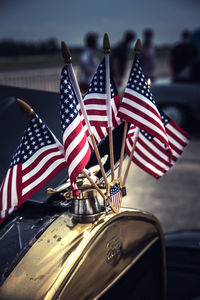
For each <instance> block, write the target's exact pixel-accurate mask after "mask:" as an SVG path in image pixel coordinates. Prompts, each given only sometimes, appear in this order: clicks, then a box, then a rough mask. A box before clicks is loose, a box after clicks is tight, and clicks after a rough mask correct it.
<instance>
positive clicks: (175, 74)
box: [170, 29, 198, 81]
mask: <svg viewBox="0 0 200 300" xmlns="http://www.w3.org/2000/svg"><path fill="white" fill-rule="evenodd" d="M197 58H198V51H197V47H196V46H195V44H194V43H193V42H192V41H191V32H190V31H189V30H188V29H185V30H183V31H182V32H181V41H180V42H179V43H177V44H176V45H175V46H174V47H173V48H172V50H171V54H170V66H171V71H172V78H173V80H174V81H189V80H191V67H192V65H193V64H194V63H195V62H196V60H197Z"/></svg>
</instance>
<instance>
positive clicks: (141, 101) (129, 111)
mask: <svg viewBox="0 0 200 300" xmlns="http://www.w3.org/2000/svg"><path fill="white" fill-rule="evenodd" d="M118 117H120V118H121V119H122V120H124V121H127V122H130V123H132V124H134V125H136V126H137V127H139V128H140V129H142V130H144V131H145V132H147V133H149V134H150V135H152V136H153V137H156V138H157V139H159V140H160V141H161V142H162V143H163V144H164V145H165V147H166V150H167V153H168V156H169V158H170V159H171V155H172V150H171V147H170V144H169V141H168V137H167V134H166V130H165V126H164V124H163V122H162V119H161V116H160V113H159V111H158V108H157V106H156V103H155V101H154V99H153V96H152V93H151V91H150V89H149V88H148V84H147V80H146V79H145V76H144V74H143V72H142V68H141V66H140V62H139V58H138V57H137V56H135V58H134V61H133V65H132V68H131V71H130V75H129V80H128V84H127V87H126V89H125V92H124V96H123V99H122V103H121V105H120V108H119V113H118Z"/></svg>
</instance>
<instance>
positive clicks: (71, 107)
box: [60, 66, 91, 194]
mask: <svg viewBox="0 0 200 300" xmlns="http://www.w3.org/2000/svg"><path fill="white" fill-rule="evenodd" d="M60 113H61V126H62V132H63V144H64V151H65V159H66V162H67V167H68V173H69V177H70V181H71V186H72V189H73V191H74V194H76V193H77V190H75V189H76V188H75V183H76V178H77V176H78V175H79V174H80V173H81V171H82V170H83V169H84V168H85V166H86V165H87V163H88V161H89V159H90V154H91V151H90V147H89V143H88V141H87V136H86V133H85V130H84V129H83V125H82V122H81V119H80V115H79V112H78V107H77V99H76V96H75V93H74V91H73V87H72V84H71V82H70V78H69V75H68V71H67V66H64V68H63V69H62V73H61V81H60Z"/></svg>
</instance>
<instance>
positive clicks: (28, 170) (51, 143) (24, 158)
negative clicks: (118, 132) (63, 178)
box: [0, 114, 66, 222]
mask: <svg viewBox="0 0 200 300" xmlns="http://www.w3.org/2000/svg"><path fill="white" fill-rule="evenodd" d="M65 167H66V162H65V159H64V154H63V146H62V145H61V144H60V142H59V141H58V140H57V139H56V137H55V136H54V135H53V133H52V132H51V131H50V129H49V128H48V127H47V126H46V125H45V124H44V123H43V121H42V120H41V119H40V118H39V117H38V116H37V114H34V115H33V116H32V117H31V119H30V120H29V122H28V125H27V128H26V130H25V131H24V135H23V137H22V139H21V141H20V143H19V145H18V147H17V150H16V153H15V154H14V156H13V158H12V161H11V164H10V167H9V169H8V171H7V173H6V176H5V178H4V180H3V183H2V186H1V189H0V214H1V215H0V222H1V221H3V219H4V218H5V217H6V216H8V215H9V214H10V213H12V211H13V210H15V209H17V208H18V207H19V206H20V205H21V204H22V203H24V202H25V201H26V200H28V199H29V198H30V197H31V196H32V195H33V194H35V193H36V192H37V191H39V190H40V189H41V188H42V187H43V186H44V185H45V184H47V183H48V182H49V181H50V180H51V179H53V177H55V176H56V175H57V174H58V173H59V172H60V171H61V170H62V169H63V168H65Z"/></svg>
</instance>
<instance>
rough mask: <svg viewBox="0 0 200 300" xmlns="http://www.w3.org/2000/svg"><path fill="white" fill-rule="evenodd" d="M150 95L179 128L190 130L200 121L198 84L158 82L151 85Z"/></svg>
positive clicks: (168, 80) (169, 81) (199, 86)
mask: <svg viewBox="0 0 200 300" xmlns="http://www.w3.org/2000/svg"><path fill="white" fill-rule="evenodd" d="M152 93H153V95H154V98H155V100H156V102H157V104H158V106H159V108H160V109H161V110H162V111H164V112H165V113H166V114H167V115H168V116H169V117H171V118H172V119H173V120H174V121H175V122H176V123H177V124H178V125H179V126H180V127H184V128H187V129H188V128H190V127H191V123H193V122H194V121H199V120H200V84H199V83H192V82H187V81H183V82H172V81H171V80H170V79H165V80H160V81H157V82H156V83H154V84H152Z"/></svg>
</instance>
